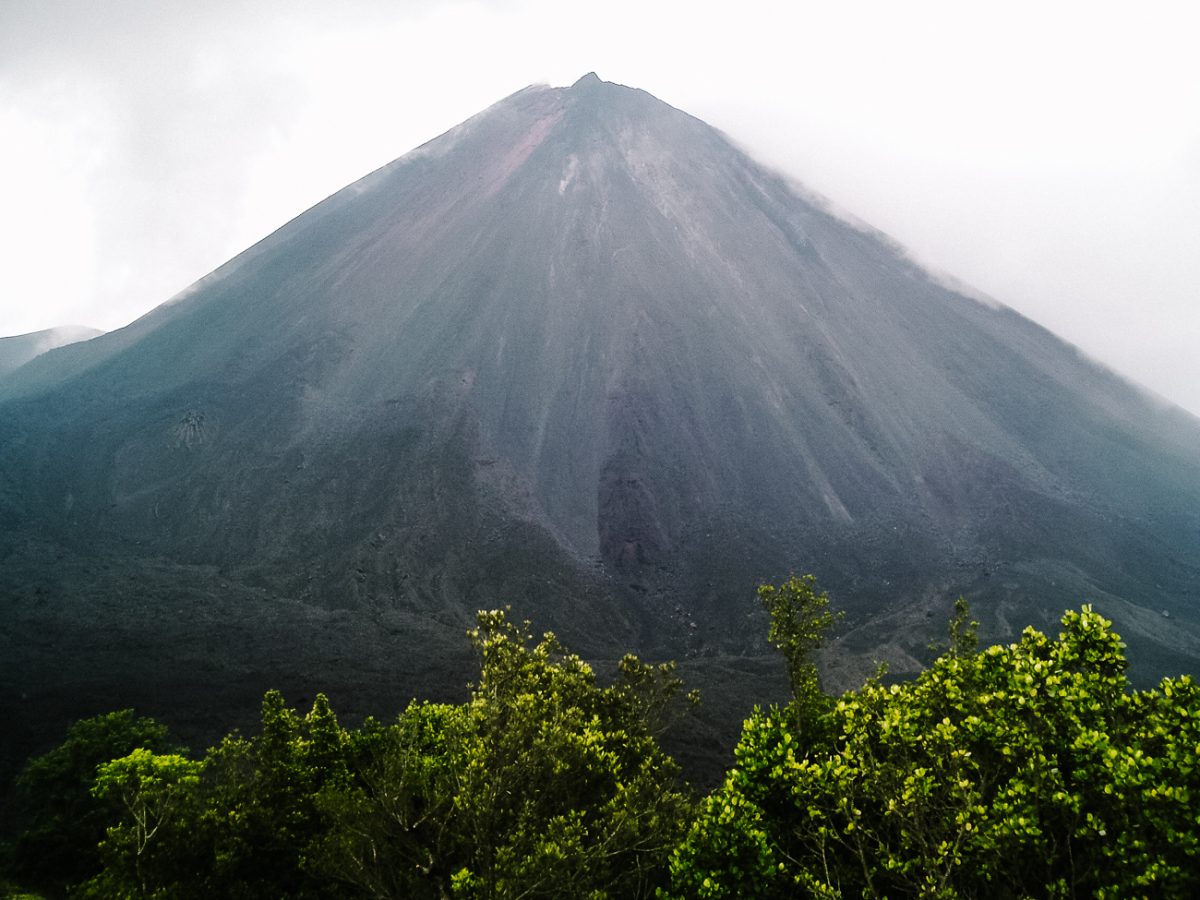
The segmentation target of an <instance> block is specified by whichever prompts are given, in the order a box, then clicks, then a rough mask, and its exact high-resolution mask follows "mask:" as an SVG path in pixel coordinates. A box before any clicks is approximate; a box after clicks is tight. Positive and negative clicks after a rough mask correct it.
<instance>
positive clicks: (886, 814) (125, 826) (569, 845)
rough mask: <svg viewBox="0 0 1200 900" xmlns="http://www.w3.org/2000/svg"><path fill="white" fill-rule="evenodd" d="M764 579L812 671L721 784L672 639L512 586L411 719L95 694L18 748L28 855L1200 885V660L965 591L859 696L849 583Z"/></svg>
mask: <svg viewBox="0 0 1200 900" xmlns="http://www.w3.org/2000/svg"><path fill="white" fill-rule="evenodd" d="M760 597H761V598H762V601H763V603H764V605H765V606H766V607H767V610H768V612H769V613H770V615H771V632H770V637H771V640H772V641H773V642H774V643H776V645H777V646H779V647H780V648H781V650H783V652H784V655H785V659H786V661H787V664H788V672H789V675H790V676H791V678H792V684H793V689H794V699H793V701H792V702H791V703H790V704H788V705H787V706H786V707H784V708H782V709H777V708H770V709H755V710H754V712H753V714H752V715H751V716H750V718H749V719H748V720H747V721H746V723H745V726H744V730H743V733H742V737H741V741H740V742H739V744H738V747H737V749H736V751H735V765H734V767H733V768H732V769H730V770H729V772H728V773H727V775H726V778H725V781H724V783H723V784H722V786H721V787H720V788H719V789H717V790H716V791H714V792H713V794H712V795H710V796H709V797H708V798H706V799H705V800H704V801H703V803H701V804H700V805H699V806H698V807H696V806H695V805H693V804H692V803H691V802H690V801H689V800H688V798H687V797H686V796H685V794H684V793H683V792H682V791H681V789H680V788H679V786H678V781H677V779H678V772H677V769H676V766H675V764H674V762H673V761H672V760H671V759H670V758H669V757H668V756H666V755H665V754H664V753H663V752H662V750H661V749H660V748H659V746H658V743H657V739H656V734H657V733H658V732H659V730H660V729H661V728H662V727H663V725H664V723H665V722H666V720H667V718H668V716H669V713H670V710H671V708H672V706H673V704H674V703H675V702H676V701H677V699H678V694H679V689H680V681H679V679H678V678H676V677H675V674H674V671H673V669H672V667H671V666H670V665H665V666H652V665H647V664H645V663H642V662H640V661H639V660H638V659H636V658H635V657H632V656H627V657H625V658H624V659H623V660H621V662H620V664H619V665H618V666H617V672H616V677H615V680H614V681H613V683H611V684H607V685H604V684H601V683H600V682H599V680H598V679H597V677H596V675H595V673H594V672H593V670H592V668H591V667H590V666H588V665H587V664H586V663H585V662H584V661H583V660H581V659H580V658H579V657H578V656H576V655H574V654H572V653H569V652H568V651H567V650H566V649H565V648H564V647H563V646H562V645H561V644H560V643H559V642H558V640H557V639H556V638H555V637H554V635H552V634H545V635H543V636H541V637H540V638H537V637H535V636H534V635H533V634H532V632H531V630H530V627H529V624H528V623H524V624H521V625H518V624H516V623H513V622H511V621H510V620H509V618H508V616H507V615H506V613H504V612H500V611H493V612H483V613H480V614H479V619H478V627H477V628H476V629H475V630H473V631H472V632H471V633H470V639H471V642H472V645H473V646H474V648H475V651H476V653H477V654H478V656H479V663H480V672H479V679H478V682H477V684H476V685H475V686H474V687H473V688H472V690H471V694H470V698H469V700H468V701H467V702H466V703H463V704H457V705H453V704H435V703H417V702H414V703H412V704H411V705H410V706H409V707H408V708H407V709H406V710H405V711H404V712H403V713H401V714H400V716H399V717H398V718H397V719H396V720H395V721H394V722H393V723H391V724H386V725H385V724H381V723H379V722H376V721H374V720H371V719H368V720H367V721H366V722H365V723H364V724H363V725H362V727H361V728H358V729H350V730H348V729H345V728H343V727H342V726H341V725H340V724H339V722H338V720H337V718H336V716H335V715H334V713H333V711H332V709H331V708H330V705H329V703H328V701H327V700H326V698H325V697H324V696H322V695H318V697H317V699H316V701H315V702H314V703H313V706H312V709H311V710H310V711H309V712H308V713H307V714H306V715H301V714H299V713H298V712H297V711H296V710H294V709H292V708H291V707H289V706H288V705H287V703H286V702H285V700H284V698H283V697H282V696H281V695H280V694H279V693H277V692H274V691H271V692H268V693H267V694H266V696H265V697H264V698H263V704H262V718H261V729H260V731H259V733H258V734H257V735H255V736H253V737H249V738H244V737H241V736H238V735H236V734H233V735H229V736H228V737H226V738H225V739H224V740H223V741H222V742H221V743H220V744H218V745H217V746H216V747H214V748H212V749H211V750H209V751H208V753H207V754H206V755H205V756H204V758H203V759H202V760H192V759H188V758H187V757H185V756H182V755H179V754H178V753H176V752H173V751H172V750H171V748H169V747H166V746H165V729H163V728H162V727H161V726H159V725H157V724H155V723H153V722H151V721H150V720H145V719H135V718H134V717H133V715H132V713H130V712H128V711H125V712H121V713H112V714H110V715H108V716H102V717H98V718H96V719H90V720H86V721H84V722H80V723H78V724H77V725H76V726H75V727H73V728H72V730H71V732H70V734H69V735H68V739H67V741H66V742H65V743H64V744H63V745H62V746H61V747H59V748H57V749H56V750H54V751H51V752H50V753H48V754H45V755H44V756H42V757H38V758H37V759H35V760H33V761H32V762H31V763H30V764H29V766H28V767H27V769H26V770H25V772H24V773H23V775H22V776H21V786H22V788H23V790H24V791H25V793H26V797H27V800H28V802H30V803H31V804H32V806H31V809H32V810H33V811H34V815H33V816H32V818H31V819H30V823H31V828H30V830H29V831H27V832H26V834H25V836H24V837H23V838H22V843H21V847H22V848H23V852H24V853H25V854H26V857H25V859H26V861H27V862H29V861H30V860H31V859H36V857H31V856H30V855H29V854H32V853H34V852H35V851H36V850H37V849H38V848H47V849H48V850H49V851H53V852H57V853H58V855H57V856H54V855H51V856H49V857H48V858H49V859H51V860H60V861H65V863H64V864H63V865H64V872H70V873H71V875H70V879H71V881H72V882H73V885H74V886H73V888H72V890H71V895H72V896H76V897H96V898H125V897H153V898H183V900H188V898H208V897H222V898H233V900H238V898H259V897H272V898H276V897H278V898H315V897H321V898H326V897H328V898H338V897H363V896H367V897H380V898H400V897H403V898H437V900H441V898H446V897H452V896H453V897H466V898H488V900H491V898H516V897H563V896H569V897H591V898H599V897H634V898H638V897H650V896H664V897H666V896H677V897H683V898H735V897H736V898H741V897H761V898H774V897H792V896H814V897H826V898H833V897H842V896H851V897H859V896H861V897H906V896H913V897H923V898H952V897H977V896H986V897H1001V898H1003V897H1013V898H1015V897H1028V896H1036V897H1062V898H1066V897H1083V896H1093V897H1109V898H1117V897H1127V896H1155V897H1158V896H1163V897H1189V896H1197V895H1200V819H1198V817H1197V815H1196V808H1197V798H1198V797H1200V687H1198V686H1197V684H1196V683H1195V682H1194V681H1193V680H1192V679H1191V678H1186V677H1184V678H1178V679H1167V680H1165V681H1163V682H1162V684H1161V685H1160V686H1159V688H1158V689H1157V690H1154V691H1146V692H1142V693H1137V692H1133V691H1131V690H1130V688H1129V684H1128V682H1127V680H1126V677H1125V668H1126V666H1125V659H1124V654H1123V650H1124V647H1123V644H1122V643H1121V641H1120V639H1119V638H1118V637H1117V635H1116V634H1114V633H1113V631H1112V629H1111V624H1110V623H1109V622H1107V621H1105V620H1104V619H1103V618H1101V617H1100V616H1099V615H1096V614H1095V613H1094V612H1092V611H1091V610H1090V609H1089V608H1086V607H1085V608H1084V609H1083V611H1082V612H1078V613H1074V612H1072V613H1068V614H1067V615H1066V616H1065V617H1064V618H1063V630H1062V632H1061V634H1059V635H1058V637H1057V638H1056V639H1051V638H1048V637H1046V636H1045V635H1043V634H1041V633H1039V632H1037V631H1034V630H1032V629H1027V630H1026V631H1025V632H1024V634H1023V635H1022V637H1021V639H1020V641H1018V642H1017V643H1014V644H1011V645H1009V646H1006V647H1001V646H997V647H989V648H987V649H986V650H983V651H982V652H980V651H977V650H976V638H975V628H976V624H975V623H974V622H972V621H971V619H970V616H969V611H968V610H967V608H966V604H965V603H963V602H962V601H960V602H959V604H958V605H957V606H956V613H955V617H954V619H953V620H952V622H951V626H950V644H949V648H948V649H947V651H946V652H945V653H944V654H943V655H942V656H941V658H939V659H937V660H936V661H935V662H934V663H933V664H932V665H931V667H930V668H929V669H928V670H927V671H926V672H924V673H923V674H922V675H920V676H919V677H918V678H916V679H915V680H913V681H911V682H908V683H905V684H896V685H890V686H888V685H884V684H883V683H882V682H881V680H880V679H878V678H877V679H874V680H872V681H870V682H868V683H867V684H866V685H865V686H864V687H863V688H862V689H861V690H859V691H854V692H850V693H847V694H845V695H843V696H842V697H840V698H836V699H835V698H829V697H826V696H825V695H823V694H822V693H821V692H820V687H819V682H818V679H817V674H816V668H815V666H814V665H813V662H812V653H813V652H814V651H815V650H816V649H817V648H818V647H819V646H820V643H821V639H822V636H823V634H824V633H825V631H826V630H827V629H828V628H829V627H830V625H831V623H832V621H833V617H832V616H831V615H830V613H829V611H828V600H827V598H826V597H825V595H824V594H820V593H818V592H817V590H816V588H815V584H814V582H813V581H812V579H811V578H805V579H791V580H789V581H788V582H786V583H785V584H783V585H781V586H780V587H778V588H775V587H771V586H767V587H764V588H763V589H762V590H761V591H760ZM689 822H690V823H691V824H690V827H688V824H687V823H689ZM97 846H98V847H99V849H98V850H97ZM23 880H25V881H27V883H34V882H32V880H31V879H23ZM44 883H45V884H46V885H47V887H48V890H49V891H50V893H51V894H52V895H54V896H58V895H60V893H61V889H62V887H63V885H64V884H65V879H60V880H58V881H57V882H54V881H52V880H47V881H45V882H44Z"/></svg>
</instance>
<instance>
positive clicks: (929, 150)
mask: <svg viewBox="0 0 1200 900" xmlns="http://www.w3.org/2000/svg"><path fill="white" fill-rule="evenodd" d="M1192 10H1193V6H1192V4H1191V3H1187V2H1175V3H1154V2H1142V3H1138V4H1132V3H1120V4H1117V3H1111V4H1109V3H1103V2H1086V3H1082V2H1081V3H1074V2H1056V0H1038V2H1021V0H1004V2H990V0H989V2H962V0H955V2H920V0H909V2H905V3H897V2H894V0H886V2H861V0H843V2H840V3H831V2H828V0H822V2H815V3H813V2H796V0H793V2H779V3H765V2H756V0H742V2H738V3H704V2H698V0H691V2H672V0H636V2H634V0H606V2H602V3H601V2H590V3H571V2H564V0H493V2H457V0H445V2H442V0H409V2H404V0H341V2H339V3H328V2H324V0H204V2H202V3H189V4H183V3H168V2H162V0H157V2H148V0H2V2H0V135H2V136H3V137H2V140H0V198H2V205H0V335H7V334H19V333H23V332H28V331H34V330H38V329H42V328H47V327H51V326H54V325H60V324H80V325H92V326H95V327H98V328H103V329H113V328H119V327H121V326H123V325H125V324H127V323H128V322H130V321H132V320H133V319H134V318H136V317H137V316H139V315H141V314H143V313H144V312H146V311H147V310H149V309H150V308H152V307H154V306H156V305H157V304H159V303H161V302H163V301H164V300H166V299H167V298H169V297H170V296H171V295H173V294H175V293H176V292H177V291H179V290H181V289H182V288H184V287H186V286H187V285H188V284H190V283H191V282H192V281H194V280H195V279H197V278H199V277H200V276H202V275H204V274H205V273H207V272H208V271H210V270H212V269H213V268H215V267H216V266H218V265H220V264H221V263H222V262H224V261H225V260H226V259H228V258H229V257H231V256H233V255H234V254H236V253H237V252H239V251H240V250H242V249H244V248H245V247H247V246H249V245H250V244H251V243H253V242H254V241H256V240H258V239H259V238H261V237H263V236H265V235H266V234H268V233H269V232H270V231H272V230H274V229H275V228H276V227H278V226H279V225H281V224H283V222H285V221H286V220H287V219H289V218H291V217H293V216H295V215H297V214H298V213H300V212H302V211H303V210H304V209H306V208H307V207H309V206H311V205H312V204H314V203H316V202H318V201H319V200H321V199H322V198H324V197H325V196H327V195H329V194H330V193H332V192H334V191H335V190H337V189H338V188H340V187H342V186H344V185H345V184H347V183H349V182H351V181H353V180H355V179H356V178H358V177H360V176H361V175H364V174H365V173H367V172H368V171H370V170H372V169H374V168H376V167H378V166H380V165H382V164H384V163H386V162H388V161H389V160H391V159H393V158H395V157H397V156H400V155H401V154H403V153H405V152H406V151H408V150H409V149H411V148H412V147H414V146H416V145H418V144H420V143H423V142H424V141H426V140H428V139H430V138H432V137H434V136H436V135H438V134H440V133H441V132H442V131H445V130H446V129H447V128H449V127H451V126H453V125H455V124H456V123H458V122H459V121H461V120H462V119H464V118H466V117H468V116H470V115H472V114H473V113H475V112H477V111H479V110H480V109H482V108H483V107H485V106H487V105H489V104H490V103H492V102H494V101H496V100H498V99H500V98H501V97H503V96H505V95H507V94H509V93H511V92H513V91H515V90H517V89H519V88H521V87H523V86H525V85H527V84H530V83H534V82H549V83H551V84H555V85H561V84H570V83H571V82H573V81H575V79H577V78H578V77H579V76H580V75H582V74H584V73H585V72H588V71H590V70H595V71H596V72H598V73H599V75H600V77H602V78H604V79H605V80H608V81H616V82H620V83H622V84H628V85H632V86H635V87H641V88H644V89H646V90H648V91H650V92H651V93H653V94H655V95H656V96H658V97H659V98H661V99H663V100H665V101H667V102H668V103H671V104H673V105H675V106H677V107H680V108H682V109H685V110H687V111H688V112H691V113H693V114H694V115H697V116H699V117H700V118H702V119H705V120H706V121H708V122H709V123H711V124H713V125H716V126H718V127H719V128H722V129H723V130H724V131H726V132H727V133H728V134H730V135H731V136H732V137H734V138H735V139H737V140H738V141H739V142H740V143H742V145H743V146H745V147H746V148H747V149H749V150H750V151H751V152H752V153H754V154H755V155H756V156H758V157H759V158H760V159H762V160H764V161H765V162H768V163H770V164H773V165H775V166H776V167H778V168H780V169H783V170H784V171H786V172H787V173H788V174H790V175H792V176H794V177H796V178H798V179H799V180H801V181H803V182H804V183H806V184H807V185H808V186H809V187H810V188H812V189H814V190H816V191H819V192H820V193H822V194H824V195H826V196H827V197H828V198H830V199H831V200H832V201H833V202H834V203H835V204H836V205H837V206H838V207H840V208H842V209H844V210H846V211H848V212H850V213H853V214H854V215H856V216H857V217H859V218H861V219H863V220H865V221H867V222H869V223H871V224H872V225H874V226H876V227H878V228H880V229H882V230H883V231H886V232H887V233H889V234H891V235H892V236H893V237H895V238H896V239H897V240H899V241H900V242H901V243H903V244H905V245H906V246H907V247H908V248H909V249H910V250H911V251H912V253H913V254H914V256H916V258H917V259H919V260H920V261H922V262H924V263H925V264H927V265H929V266H930V267H932V268H935V269H937V270H939V271H942V272H946V273H949V274H951V275H953V276H955V277H957V278H958V279H960V280H962V281H965V282H967V283H968V284H971V285H973V286H974V287H976V288H978V289H979V290H980V291H982V292H984V293H986V294H989V295H991V296H993V297H995V298H996V299H998V300H1000V301H1001V302H1004V303H1006V304H1008V305H1010V306H1013V307H1015V308H1016V309H1018V310H1020V311H1021V312H1023V313H1025V314H1027V315H1029V316H1031V317H1032V318H1034V319H1036V320H1037V321H1039V322H1041V323H1042V324H1044V325H1046V326H1047V327H1049V328H1051V329H1053V330H1054V331H1056V332H1058V333H1059V334H1060V335H1062V336H1064V337H1066V338H1067V339H1068V340H1071V341H1073V342H1074V343H1076V344H1077V345H1079V346H1080V347H1081V348H1083V349H1084V350H1085V351H1087V352H1088V353H1090V354H1091V355H1093V356H1095V357H1097V358H1099V359H1101V360H1103V361H1105V362H1107V363H1108V364H1110V365H1112V366H1113V367H1115V368H1117V369H1118V370H1119V371H1122V372H1124V373H1125V374H1127V375H1129V376H1131V377H1132V378H1133V379H1135V380H1136V381H1139V382H1141V383H1142V384H1144V385H1146V386H1148V387H1150V388H1151V389H1153V390H1155V391H1156V392H1158V393H1160V394H1162V395H1163V396H1165V397H1167V398H1169V399H1171V400H1173V401H1175V402H1176V403H1179V404H1181V405H1183V406H1185V407H1187V408H1189V409H1190V410H1192V411H1193V412H1198V413H1200V53H1198V52H1197V50H1196V40H1195V38H1196V29H1195V24H1194V22H1193V21H1192V17H1191V15H1189V14H1190V13H1192Z"/></svg>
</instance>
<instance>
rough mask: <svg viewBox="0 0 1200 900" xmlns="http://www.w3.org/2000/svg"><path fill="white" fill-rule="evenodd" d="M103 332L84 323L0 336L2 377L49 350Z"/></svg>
mask: <svg viewBox="0 0 1200 900" xmlns="http://www.w3.org/2000/svg"><path fill="white" fill-rule="evenodd" d="M102 334H104V332H103V331H100V330H99V329H96V328H88V327H86V326H83V325H62V326H59V327H57V328H47V329H45V330H43V331H32V332H30V333H28V334H19V335H15V336H13V337H0V378H3V377H4V376H5V375H7V374H8V373H10V372H13V371H15V370H16V369H19V368H20V367H21V366H23V365H25V363H27V362H29V361H30V360H31V359H33V358H34V357H37V356H41V355H42V354H43V353H45V352H46V351H48V350H53V349H55V348H56V347H64V346H66V345H67V344H74V343H76V342H78V341H87V340H91V339H92V338H94V337H98V336H100V335H102Z"/></svg>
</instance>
